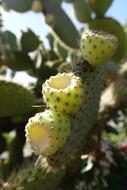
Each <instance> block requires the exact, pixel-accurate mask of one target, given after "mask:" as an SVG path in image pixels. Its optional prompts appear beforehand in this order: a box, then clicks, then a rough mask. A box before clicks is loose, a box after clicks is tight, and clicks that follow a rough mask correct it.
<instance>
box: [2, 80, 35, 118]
mask: <svg viewBox="0 0 127 190" xmlns="http://www.w3.org/2000/svg"><path fill="white" fill-rule="evenodd" d="M33 103H34V95H33V94H32V93H31V92H30V91H29V90H28V89H27V88H25V87H23V86H22V85H19V84H17V83H15V82H13V81H11V80H10V81H9V80H7V79H4V78H3V79H2V78H1V79H0V105H1V109H0V117H6V116H16V115H17V116H18V115H23V114H27V113H29V112H30V110H31V111H32V104H33ZM19 108H20V109H19Z"/></svg>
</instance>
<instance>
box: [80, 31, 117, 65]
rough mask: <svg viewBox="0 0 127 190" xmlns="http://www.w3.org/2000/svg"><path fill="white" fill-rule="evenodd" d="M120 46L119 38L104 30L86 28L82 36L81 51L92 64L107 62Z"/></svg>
mask: <svg viewBox="0 0 127 190" xmlns="http://www.w3.org/2000/svg"><path fill="white" fill-rule="evenodd" d="M117 46H118V41H117V38H116V37H115V36H114V35H112V34H108V33H106V32H103V31H98V30H86V31H85V32H84V33H83V34H82V37H81V51H82V55H83V57H84V58H85V60H86V61H88V62H89V64H91V65H92V66H98V65H101V64H103V63H105V62H107V61H108V60H109V59H110V58H111V57H112V56H113V54H114V53H115V51H116V49H117Z"/></svg>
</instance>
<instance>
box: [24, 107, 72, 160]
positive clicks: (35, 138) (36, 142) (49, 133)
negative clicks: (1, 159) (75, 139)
mask: <svg viewBox="0 0 127 190" xmlns="http://www.w3.org/2000/svg"><path fill="white" fill-rule="evenodd" d="M25 129H26V139H27V141H28V143H29V144H30V146H31V149H32V150H33V152H34V153H35V154H36V155H43V156H48V155H52V154H54V153H55V152H56V151H57V150H58V149H59V148H61V147H62V146H63V145H64V144H65V143H66V141H67V139H68V136H69V135H70V129H71V123H70V117H69V116H68V115H66V114H62V113H59V112H55V111H52V110H45V111H44V112H41V113H37V114H36V115H35V116H34V117H32V118H30V119H29V122H28V124H27V125H26V128H25Z"/></svg>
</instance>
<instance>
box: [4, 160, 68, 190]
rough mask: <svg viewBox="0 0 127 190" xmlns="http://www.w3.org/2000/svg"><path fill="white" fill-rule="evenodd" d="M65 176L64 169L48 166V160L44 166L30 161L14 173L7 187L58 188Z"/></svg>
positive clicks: (48, 189)
mask: <svg viewBox="0 0 127 190" xmlns="http://www.w3.org/2000/svg"><path fill="white" fill-rule="evenodd" d="M26 168H27V170H26ZM63 176H64V170H55V169H52V168H49V167H47V163H46V161H44V162H43V167H42V166H40V165H37V166H35V163H33V162H32V163H30V164H28V165H25V166H23V168H22V169H21V170H20V171H19V172H18V174H16V177H15V173H14V174H12V176H11V177H10V179H9V180H8V185H7V187H6V188H5V189H8V190H14V189H17V190H18V189H19V190H20V189H22V190H42V189H43V190H56V189H57V187H58V185H59V184H60V182H61V180H62V178H63Z"/></svg>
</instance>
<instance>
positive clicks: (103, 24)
mask: <svg viewBox="0 0 127 190" xmlns="http://www.w3.org/2000/svg"><path fill="white" fill-rule="evenodd" d="M89 29H92V30H104V31H106V32H108V33H111V34H114V35H115V36H116V37H117V39H118V48H117V50H116V52H115V54H114V55H113V57H112V60H114V61H115V62H116V61H117V62H119V61H120V60H121V59H122V58H123V57H124V55H125V51H126V36H125V32H124V30H123V27H122V26H121V24H120V23H119V22H117V21H116V20H114V19H112V18H102V19H95V20H93V21H91V22H89Z"/></svg>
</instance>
